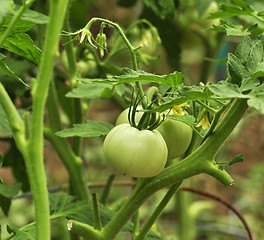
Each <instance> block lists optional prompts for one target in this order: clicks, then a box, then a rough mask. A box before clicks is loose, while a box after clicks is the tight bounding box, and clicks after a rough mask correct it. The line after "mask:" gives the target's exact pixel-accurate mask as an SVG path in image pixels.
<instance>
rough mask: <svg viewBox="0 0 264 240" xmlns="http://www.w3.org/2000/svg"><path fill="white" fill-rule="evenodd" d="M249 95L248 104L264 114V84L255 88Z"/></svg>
mask: <svg viewBox="0 0 264 240" xmlns="http://www.w3.org/2000/svg"><path fill="white" fill-rule="evenodd" d="M247 96H248V97H249V100H248V101H247V103H248V106H249V107H251V108H252V109H255V110H257V111H259V112H260V113H261V114H264V85H263V84H262V85H260V86H258V87H256V88H254V89H253V90H252V91H251V92H250V93H249V94H248V95H247Z"/></svg>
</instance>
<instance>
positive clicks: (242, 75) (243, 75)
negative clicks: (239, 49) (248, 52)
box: [227, 53, 251, 84]
mask: <svg viewBox="0 0 264 240" xmlns="http://www.w3.org/2000/svg"><path fill="white" fill-rule="evenodd" d="M227 69H228V75H229V77H231V83H236V84H240V83H241V81H242V80H243V79H247V78H249V77H251V74H250V73H249V72H248V71H247V69H246V68H245V66H244V65H243V62H242V61H241V60H240V59H239V58H238V57H237V56H235V55H234V54H232V53H229V54H228V58H227Z"/></svg>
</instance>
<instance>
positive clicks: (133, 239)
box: [131, 210, 140, 240]
mask: <svg viewBox="0 0 264 240" xmlns="http://www.w3.org/2000/svg"><path fill="white" fill-rule="evenodd" d="M133 222H134V226H133V232H132V237H131V240H136V239H137V234H138V230H139V225H140V224H139V222H140V218H139V210H137V211H136V213H135V214H134V221H133Z"/></svg>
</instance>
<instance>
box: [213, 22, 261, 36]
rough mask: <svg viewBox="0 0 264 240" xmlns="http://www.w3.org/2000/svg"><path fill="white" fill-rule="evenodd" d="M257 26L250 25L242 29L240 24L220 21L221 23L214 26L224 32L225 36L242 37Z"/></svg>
mask: <svg viewBox="0 0 264 240" xmlns="http://www.w3.org/2000/svg"><path fill="white" fill-rule="evenodd" d="M257 26H258V25H257V24H255V25H250V26H249V27H248V28H246V29H243V26H242V25H235V24H232V23H227V22H224V21H221V25H220V26H216V30H218V31H219V32H226V35H227V36H235V37H243V36H248V35H250V34H251V33H252V31H254V30H255V29H256V28H257ZM214 27H215V26H214Z"/></svg>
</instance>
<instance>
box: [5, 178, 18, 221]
mask: <svg viewBox="0 0 264 240" xmlns="http://www.w3.org/2000/svg"><path fill="white" fill-rule="evenodd" d="M20 188H21V183H14V184H13V185H11V186H9V185H7V184H5V183H2V182H1V180H0V207H1V209H2V210H3V212H4V214H5V215H6V216H7V215H8V211H9V209H10V206H11V198H12V197H13V196H15V195H17V194H18V192H19V190H20Z"/></svg>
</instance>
